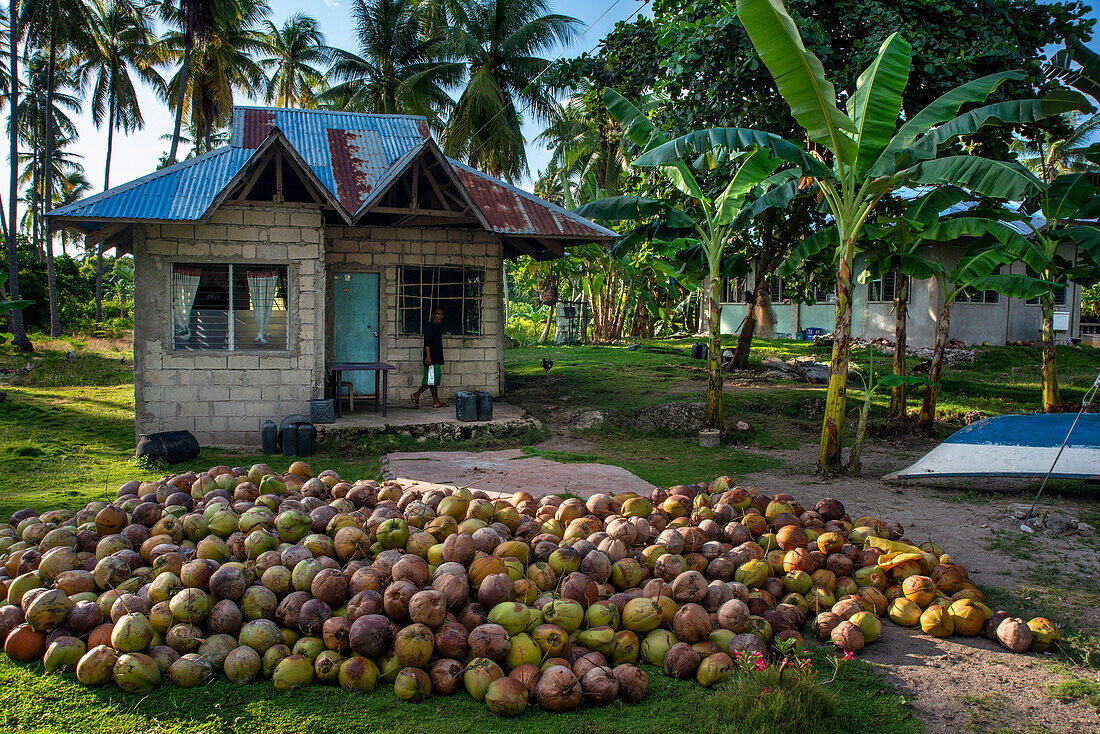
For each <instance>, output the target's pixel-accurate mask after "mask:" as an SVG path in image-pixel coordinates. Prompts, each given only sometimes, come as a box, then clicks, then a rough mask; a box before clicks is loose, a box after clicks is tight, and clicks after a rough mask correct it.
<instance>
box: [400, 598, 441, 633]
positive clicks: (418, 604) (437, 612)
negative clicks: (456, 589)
mask: <svg viewBox="0 0 1100 734" xmlns="http://www.w3.org/2000/svg"><path fill="white" fill-rule="evenodd" d="M446 616H447V605H446V601H445V600H444V598H443V594H441V593H439V592H438V591H434V590H431V589H428V590H425V591H418V592H416V593H415V594H413V595H412V598H411V599H410V600H409V618H410V619H411V620H412V621H413V622H416V623H418V624H423V625H427V626H428V627H431V628H432V629H435V628H437V627H439V626H440V625H442V624H443V621H444V618H445V617H446Z"/></svg>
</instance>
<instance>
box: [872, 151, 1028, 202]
mask: <svg viewBox="0 0 1100 734" xmlns="http://www.w3.org/2000/svg"><path fill="white" fill-rule="evenodd" d="M895 181H896V183H902V182H904V183H908V184H909V185H911V186H931V185H937V184H948V185H952V186H959V187H961V188H964V189H966V190H968V191H971V192H974V193H976V194H981V195H982V196H989V197H991V198H994V199H1008V200H1009V201H1020V200H1022V199H1026V198H1027V197H1028V196H1030V195H1032V194H1034V193H1037V192H1039V191H1042V190H1043V182H1042V181H1040V180H1039V179H1037V178H1035V174H1033V173H1031V172H1030V171H1028V170H1026V169H1025V168H1023V167H1022V166H1020V165H1019V164H1016V163H1008V162H1006V161H995V160H990V159H989V158H980V157H978V156H972V155H952V156H945V157H943V158H934V159H932V160H930V161H923V162H921V163H918V164H917V165H915V166H913V167H912V168H908V169H906V170H905V171H902V172H900V173H898V174H897V175H896V176H894V177H892V180H891V182H895Z"/></svg>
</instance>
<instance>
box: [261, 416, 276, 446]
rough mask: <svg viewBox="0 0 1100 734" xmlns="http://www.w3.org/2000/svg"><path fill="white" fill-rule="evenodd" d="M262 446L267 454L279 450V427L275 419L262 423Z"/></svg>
mask: <svg viewBox="0 0 1100 734" xmlns="http://www.w3.org/2000/svg"><path fill="white" fill-rule="evenodd" d="M260 448H261V450H262V451H263V452H264V453H265V454H276V453H278V452H279V427H278V426H277V425H275V421H273V420H270V419H269V420H266V421H264V422H263V423H261V424H260Z"/></svg>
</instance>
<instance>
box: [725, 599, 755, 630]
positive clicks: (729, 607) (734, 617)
mask: <svg viewBox="0 0 1100 734" xmlns="http://www.w3.org/2000/svg"><path fill="white" fill-rule="evenodd" d="M751 621H752V620H751V619H750V614H749V607H748V605H747V604H745V602H743V601H741V600H740V599H730V600H729V601H727V602H725V603H724V604H722V606H721V607H719V608H718V626H719V627H721V628H722V629H726V630H729V631H730V632H733V633H735V634H740V633H741V632H744V631H746V630H747V629H748V628H749V624H750V623H751Z"/></svg>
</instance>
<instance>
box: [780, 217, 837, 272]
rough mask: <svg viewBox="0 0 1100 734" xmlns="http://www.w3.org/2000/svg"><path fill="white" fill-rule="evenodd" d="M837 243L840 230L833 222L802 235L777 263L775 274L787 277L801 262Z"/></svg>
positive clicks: (834, 247)
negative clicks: (789, 252)
mask: <svg viewBox="0 0 1100 734" xmlns="http://www.w3.org/2000/svg"><path fill="white" fill-rule="evenodd" d="M839 243H840V232H839V230H837V228H836V225H835V224H833V225H829V226H828V227H824V228H822V229H819V230H818V231H816V232H814V233H813V234H811V235H807V236H806V237H803V238H802V241H801V242H799V243H798V244H797V245H795V248H794V249H793V250H791V254H790V255H787V257H786V258H785V259H784V260H783V262H781V263H779V267H778V268H776V269H775V274H776V275H778V276H779V277H780V278H787V277H789V276H790V275H792V274H793V273H794V271H796V270H798V268H799V267H800V266H801V265H802V263H803V262H805V261H806V260H808V259H810V258H811V257H813V256H814V255H816V254H818V253H819V252H822V251H823V250H828V249H830V248H831V249H836V247H837V245H838V244H839Z"/></svg>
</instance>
